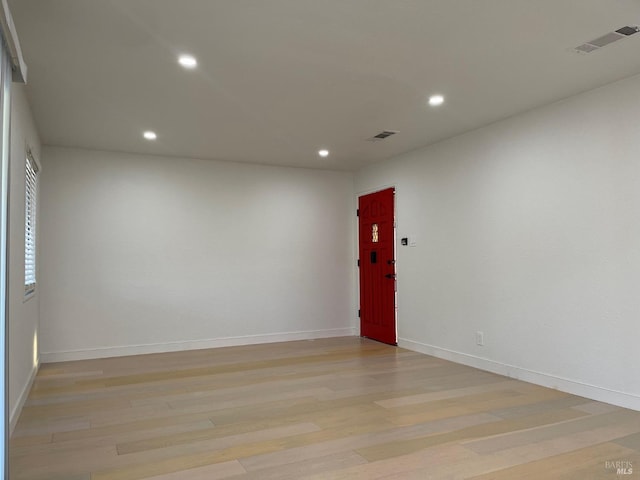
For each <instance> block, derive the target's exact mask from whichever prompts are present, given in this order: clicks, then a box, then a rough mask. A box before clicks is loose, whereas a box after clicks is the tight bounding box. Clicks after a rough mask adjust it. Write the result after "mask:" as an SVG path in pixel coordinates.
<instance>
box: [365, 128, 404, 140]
mask: <svg viewBox="0 0 640 480" xmlns="http://www.w3.org/2000/svg"><path fill="white" fill-rule="evenodd" d="M396 133H398V132H397V131H396V130H383V131H382V132H380V133H379V134H377V135H374V136H373V137H371V138H368V139H367V140H368V141H370V142H378V141H380V140H384V139H385V138H387V137H390V136H391V135H395V134H396Z"/></svg>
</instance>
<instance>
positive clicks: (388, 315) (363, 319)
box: [358, 188, 396, 345]
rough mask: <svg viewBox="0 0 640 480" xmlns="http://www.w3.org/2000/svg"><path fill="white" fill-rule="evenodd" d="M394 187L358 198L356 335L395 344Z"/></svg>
mask: <svg viewBox="0 0 640 480" xmlns="http://www.w3.org/2000/svg"><path fill="white" fill-rule="evenodd" d="M394 193H395V190H394V189H393V188H389V189H386V190H382V191H380V192H376V193H372V194H369V195H363V196H362V197H360V198H359V199H358V210H359V217H358V233H359V254H360V334H361V335H362V336H363V337H368V338H372V339H374V340H378V341H380V342H384V343H389V344H392V345H395V344H396V315H395V284H396V282H395V270H396V269H395V256H394V255H395V238H394V234H395V232H394V208H393V200H394Z"/></svg>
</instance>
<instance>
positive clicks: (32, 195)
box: [24, 152, 38, 295]
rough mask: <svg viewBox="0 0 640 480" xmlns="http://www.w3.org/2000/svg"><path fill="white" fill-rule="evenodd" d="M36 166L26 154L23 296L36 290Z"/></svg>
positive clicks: (31, 157)
mask: <svg viewBox="0 0 640 480" xmlns="http://www.w3.org/2000/svg"><path fill="white" fill-rule="evenodd" d="M37 194H38V165H36V162H35V160H34V159H33V156H32V155H31V152H28V154H27V161H26V170H25V199H24V201H25V219H24V294H25V295H29V294H31V293H33V292H34V291H35V289H36V212H37V202H38V195H37Z"/></svg>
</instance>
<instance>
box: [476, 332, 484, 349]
mask: <svg viewBox="0 0 640 480" xmlns="http://www.w3.org/2000/svg"><path fill="white" fill-rule="evenodd" d="M476 345H480V346H483V345H484V332H476Z"/></svg>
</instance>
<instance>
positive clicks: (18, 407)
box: [9, 362, 40, 436]
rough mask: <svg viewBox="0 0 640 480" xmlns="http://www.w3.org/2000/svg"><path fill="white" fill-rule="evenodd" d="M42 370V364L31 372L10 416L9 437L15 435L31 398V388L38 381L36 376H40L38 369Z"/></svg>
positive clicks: (38, 364)
mask: <svg viewBox="0 0 640 480" xmlns="http://www.w3.org/2000/svg"><path fill="white" fill-rule="evenodd" d="M39 368H40V362H38V363H37V364H36V366H35V367H33V370H31V374H30V375H29V379H28V380H27V383H26V384H25V386H24V388H23V389H22V391H21V392H20V396H19V397H18V401H17V402H16V404H15V405H14V406H13V409H12V410H11V413H10V414H9V436H11V434H12V433H13V429H14V428H16V424H17V423H18V419H19V418H20V413H22V407H24V403H25V402H26V401H27V397H29V392H30V391H31V387H32V386H33V381H34V380H35V379H36V375H37V374H38V369H39Z"/></svg>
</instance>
